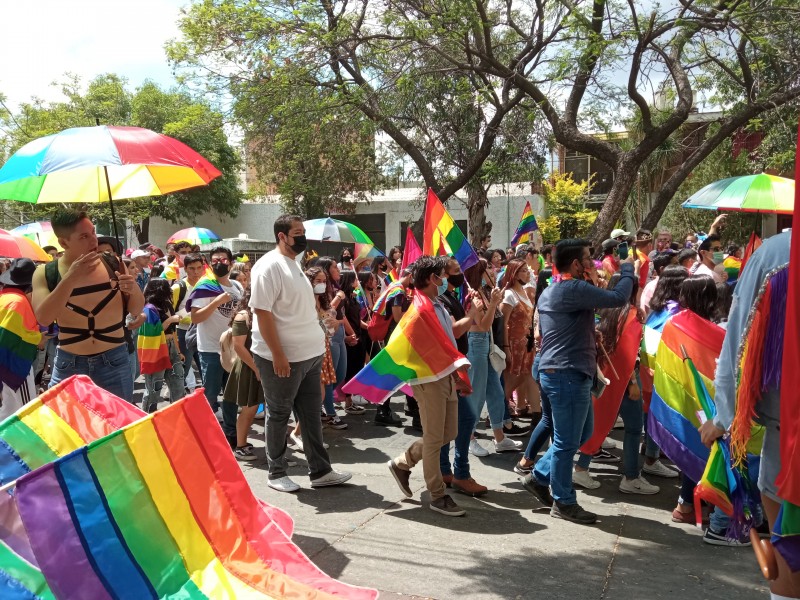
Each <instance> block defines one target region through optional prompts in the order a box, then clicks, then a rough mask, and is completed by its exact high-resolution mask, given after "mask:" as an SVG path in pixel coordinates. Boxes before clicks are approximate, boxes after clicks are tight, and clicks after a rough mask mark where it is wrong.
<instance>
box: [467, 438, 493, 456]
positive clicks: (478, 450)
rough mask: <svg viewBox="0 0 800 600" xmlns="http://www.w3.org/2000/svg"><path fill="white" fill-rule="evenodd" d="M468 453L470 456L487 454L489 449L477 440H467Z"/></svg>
mask: <svg viewBox="0 0 800 600" xmlns="http://www.w3.org/2000/svg"><path fill="white" fill-rule="evenodd" d="M469 453H470V454H472V456H489V451H488V450H487V449H486V448H484V447H483V446H481V443H480V442H479V441H478V440H470V441H469Z"/></svg>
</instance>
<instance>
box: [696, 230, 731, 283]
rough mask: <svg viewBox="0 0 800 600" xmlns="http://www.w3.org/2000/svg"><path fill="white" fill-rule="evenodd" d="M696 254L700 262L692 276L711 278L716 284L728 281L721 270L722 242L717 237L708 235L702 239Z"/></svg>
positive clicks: (726, 274)
mask: <svg viewBox="0 0 800 600" xmlns="http://www.w3.org/2000/svg"><path fill="white" fill-rule="evenodd" d="M697 254H698V255H699V259H700V260H699V261H698V263H697V268H696V269H695V270H694V273H693V275H706V276H708V277H713V278H714V281H715V282H716V283H725V282H726V281H727V280H728V273H727V272H725V270H724V269H723V268H722V261H724V260H725V253H724V252H723V251H722V242H721V241H720V238H719V236H718V235H709V236H708V237H707V238H706V239H704V240H703V241H702V243H701V244H700V248H699V249H698V251H697Z"/></svg>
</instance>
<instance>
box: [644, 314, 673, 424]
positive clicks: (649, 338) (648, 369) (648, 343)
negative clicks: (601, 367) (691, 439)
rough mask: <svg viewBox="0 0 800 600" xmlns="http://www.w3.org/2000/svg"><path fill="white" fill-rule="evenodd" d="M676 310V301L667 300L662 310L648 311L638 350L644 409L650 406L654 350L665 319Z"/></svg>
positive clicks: (654, 366)
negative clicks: (640, 345)
mask: <svg viewBox="0 0 800 600" xmlns="http://www.w3.org/2000/svg"><path fill="white" fill-rule="evenodd" d="M678 311H680V306H679V305H678V303H677V302H675V301H674V300H669V301H668V302H667V305H666V306H665V307H664V308H663V309H662V310H659V311H656V312H652V313H650V314H649V315H648V316H647V320H646V321H645V324H644V336H643V337H642V347H641V350H640V352H639V361H640V363H639V364H640V369H639V378H640V380H641V382H642V398H643V400H644V406H645V409H646V410H647V409H648V407H649V406H650V397H651V395H652V393H653V374H654V373H655V368H656V352H657V351H658V344H659V342H660V341H661V332H662V331H663V330H664V325H665V324H666V322H667V319H669V318H670V317H671V316H672V315H674V314H677V313H678Z"/></svg>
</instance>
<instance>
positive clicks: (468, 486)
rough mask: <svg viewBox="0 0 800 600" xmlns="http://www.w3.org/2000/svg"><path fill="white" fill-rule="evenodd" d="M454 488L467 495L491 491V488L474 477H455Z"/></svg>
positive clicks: (480, 494)
mask: <svg viewBox="0 0 800 600" xmlns="http://www.w3.org/2000/svg"><path fill="white" fill-rule="evenodd" d="M453 488H454V489H455V490H457V491H459V492H461V493H462V494H466V495H467V496H483V495H484V494H485V493H486V492H488V491H489V488H487V487H486V486H485V485H481V484H480V483H478V482H477V481H475V480H474V479H473V478H472V477H470V478H469V479H453Z"/></svg>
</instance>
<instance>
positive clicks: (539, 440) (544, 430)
mask: <svg viewBox="0 0 800 600" xmlns="http://www.w3.org/2000/svg"><path fill="white" fill-rule="evenodd" d="M537 360H539V357H538V355H537V357H536V358H535V359H534V362H535V361H537ZM539 396H540V397H541V399H542V418H541V420H540V421H539V422H538V423H537V424H536V428H535V429H534V430H533V433H532V434H531V439H529V440H528V447H527V448H526V449H525V459H526V460H536V455H537V454H539V452H540V451H541V449H542V448H543V447H544V445H545V444H546V443H547V442H548V441H549V440H550V438H552V437H553V409H552V408H550V398H548V396H547V392H545V391H544V388H543V387H542V386H541V385H539Z"/></svg>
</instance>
